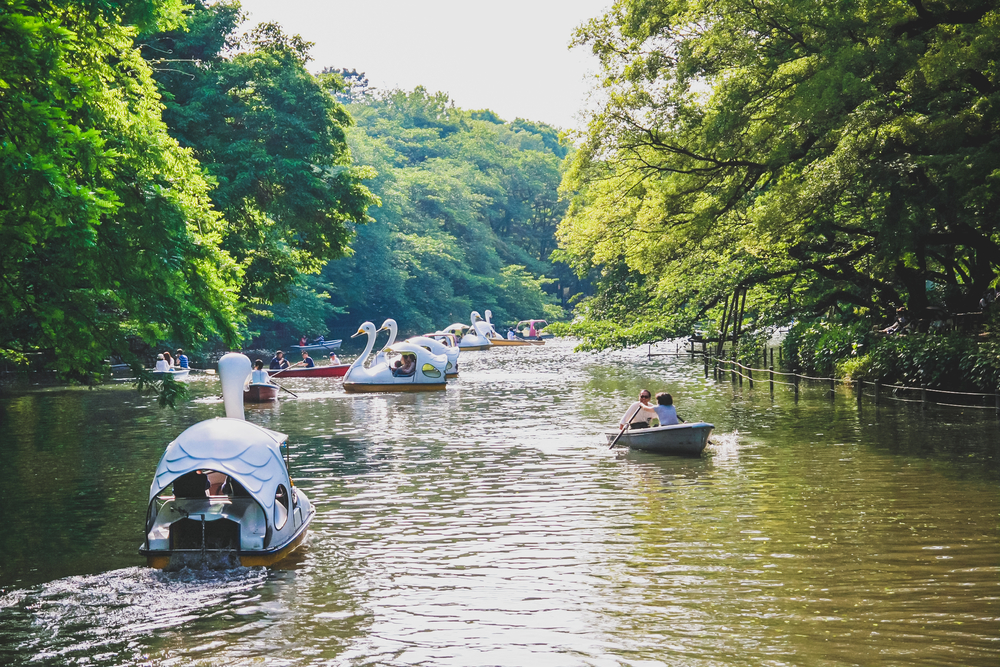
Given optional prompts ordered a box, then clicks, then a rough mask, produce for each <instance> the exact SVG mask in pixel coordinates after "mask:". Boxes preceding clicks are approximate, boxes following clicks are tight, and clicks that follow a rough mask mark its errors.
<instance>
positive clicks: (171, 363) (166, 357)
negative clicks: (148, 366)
mask: <svg viewBox="0 0 1000 667" xmlns="http://www.w3.org/2000/svg"><path fill="white" fill-rule="evenodd" d="M163 359H164V360H165V361H166V362H167V370H170V369H172V368H173V367H174V358H173V357H171V356H170V350H167V351H166V352H164V353H163Z"/></svg>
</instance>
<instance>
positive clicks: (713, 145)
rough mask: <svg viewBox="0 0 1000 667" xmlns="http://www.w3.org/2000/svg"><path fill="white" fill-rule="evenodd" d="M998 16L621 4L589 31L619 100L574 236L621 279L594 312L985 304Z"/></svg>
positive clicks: (572, 257)
mask: <svg viewBox="0 0 1000 667" xmlns="http://www.w3.org/2000/svg"><path fill="white" fill-rule="evenodd" d="M998 27H1000V9H998V8H997V6H996V3H995V2H991V1H988V0H971V1H969V2H935V3H919V2H909V3H904V2H894V3H871V2H869V1H868V0H847V1H845V2H840V3H837V4H836V5H831V6H828V5H827V4H824V3H815V2H810V1H808V0H787V1H784V2H778V3H760V2H756V1H752V0H711V1H709V0H692V1H690V2H673V1H672V0H621V1H620V2H617V3H615V5H614V7H613V8H612V9H611V10H610V11H609V12H608V14H607V15H606V16H605V17H602V18H600V19H595V20H594V21H593V22H591V23H590V24H588V25H586V26H584V27H583V28H581V29H580V31H579V33H578V35H577V43H578V44H585V45H587V46H589V47H590V48H591V49H592V50H593V52H594V53H595V54H596V55H597V56H598V57H599V58H600V59H601V63H602V69H603V79H602V81H603V85H604V90H603V91H602V94H603V96H604V98H605V100H606V103H605V105H604V107H603V108H602V109H601V110H600V111H599V112H598V113H596V114H595V115H594V117H593V118H592V120H591V122H590V125H589V128H588V132H587V136H586V140H585V142H584V144H583V145H582V147H581V149H580V150H579V151H578V153H577V154H576V156H575V158H574V160H573V163H572V166H571V167H570V169H569V170H568V172H567V174H566V178H565V180H564V184H563V187H564V189H565V191H566V192H567V194H568V195H570V196H572V197H573V201H572V204H571V206H570V209H569V212H568V215H567V217H566V220H565V221H564V222H563V224H562V226H561V227H560V231H559V238H560V244H561V247H562V249H563V255H562V257H564V258H565V259H566V261H568V262H569V263H570V264H571V265H572V266H573V267H574V269H575V270H576V271H577V272H578V274H579V275H589V274H591V273H593V272H598V273H599V274H600V276H601V278H600V279H599V280H598V283H599V285H600V290H599V292H600V293H599V298H598V299H597V300H595V304H594V305H593V307H592V308H593V312H594V315H595V317H597V318H598V319H611V320H612V321H614V322H615V324H616V325H617V326H620V327H626V328H627V327H630V326H632V324H633V322H635V321H637V320H649V321H651V322H658V321H661V320H665V324H664V325H663V326H664V328H665V329H677V328H681V327H683V326H685V325H686V326H694V325H695V324H697V323H698V322H701V321H703V320H704V319H705V318H708V319H709V320H715V321H718V320H719V319H720V318H719V311H720V310H721V309H720V308H719V304H720V303H721V302H723V300H724V299H725V298H726V296H727V295H729V294H731V293H732V292H733V290H734V289H736V288H749V289H750V291H749V297H748V312H749V311H750V302H754V304H755V313H754V316H753V318H752V320H751V321H752V323H753V326H756V327H762V326H767V325H769V324H774V323H781V322H782V320H784V321H785V322H787V321H790V320H791V319H794V318H807V319H812V318H813V317H814V316H817V315H819V316H829V317H833V318H834V319H835V320H837V321H846V320H850V319H856V320H861V321H866V322H867V324H868V325H870V324H871V323H873V322H876V321H878V320H879V319H881V318H886V319H888V318H889V316H890V315H891V313H892V312H893V309H894V307H895V306H899V305H903V304H906V305H907V306H908V308H909V310H910V312H911V313H914V314H916V315H917V316H919V314H920V313H921V312H922V311H923V310H924V308H925V307H927V306H928V305H932V304H933V301H932V300H933V299H938V298H939V299H942V300H943V301H944V304H943V305H945V306H946V307H947V308H948V309H950V310H951V311H952V312H967V311H970V310H976V309H977V307H976V304H977V303H978V300H979V297H980V296H981V294H982V292H983V290H984V289H985V288H986V287H987V285H989V284H992V283H995V282H996V280H997V277H998V275H1000V218H998V217H997V216H996V215H995V213H994V212H995V211H996V210H997V209H998V204H1000V202H998V200H997V197H998V196H1000V195H998V193H1000V190H998V189H997V187H996V179H997V174H1000V79H998V77H1000V70H998V68H997V66H996V63H997V56H998V54H1000V30H998ZM928 285H930V286H931V289H930V290H929V289H928ZM619 303H625V304H628V305H627V307H624V308H622V309H621V311H622V312H616V311H615V304H619ZM664 313H666V314H667V315H664ZM748 324H749V322H748Z"/></svg>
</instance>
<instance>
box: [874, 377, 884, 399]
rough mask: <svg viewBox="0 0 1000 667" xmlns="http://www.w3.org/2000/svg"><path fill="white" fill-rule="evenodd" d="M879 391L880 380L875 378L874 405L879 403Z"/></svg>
mask: <svg viewBox="0 0 1000 667" xmlns="http://www.w3.org/2000/svg"><path fill="white" fill-rule="evenodd" d="M881 393H882V380H880V379H877V380H875V405H878V404H879V403H880V399H881V396H880V394H881Z"/></svg>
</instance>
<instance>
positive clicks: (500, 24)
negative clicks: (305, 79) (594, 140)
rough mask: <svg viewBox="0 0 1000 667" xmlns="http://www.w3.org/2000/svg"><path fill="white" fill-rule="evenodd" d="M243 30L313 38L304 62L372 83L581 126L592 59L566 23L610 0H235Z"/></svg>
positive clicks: (599, 10) (574, 23)
mask: <svg viewBox="0 0 1000 667" xmlns="http://www.w3.org/2000/svg"><path fill="white" fill-rule="evenodd" d="M241 3H242V5H243V9H244V11H246V12H247V13H248V14H249V16H248V20H247V26H246V27H247V28H249V27H251V26H252V25H256V24H257V23H261V22H264V21H274V22H276V23H279V24H280V25H281V26H282V27H283V28H284V31H285V32H286V33H288V34H299V35H301V36H302V37H303V38H304V39H306V40H308V41H310V42H315V44H316V45H315V46H314V47H313V49H312V51H311V53H312V56H313V61H312V62H310V63H309V67H310V69H312V70H313V71H319V70H320V69H322V68H323V67H327V66H329V67H338V68H340V67H346V68H347V69H357V70H358V71H359V72H365V74H366V75H367V76H368V79H369V81H370V82H371V85H372V86H375V87H377V88H380V89H391V88H402V89H404V90H412V89H413V88H415V87H416V86H418V85H422V86H425V87H426V88H428V89H429V90H430V91H431V92H436V91H444V92H446V93H448V94H449V95H450V96H451V98H452V99H453V100H454V101H455V104H456V105H458V106H459V107H462V108H464V109H492V110H493V111H495V112H496V113H497V114H499V115H500V117H501V118H503V119H504V120H508V121H509V120H514V119H515V118H518V117H520V118H526V119H529V120H535V121H542V122H545V123H548V124H550V125H554V126H556V127H560V128H563V129H582V128H583V127H584V124H585V120H584V119H583V117H582V115H581V114H580V111H581V110H582V109H584V108H585V107H586V105H587V97H588V95H587V93H588V91H590V90H591V89H592V88H593V81H594V79H593V75H594V74H595V73H596V72H597V67H598V63H597V60H596V58H594V56H592V55H591V54H590V52H589V50H588V49H587V48H586V47H576V48H574V49H573V50H572V51H570V50H569V48H568V47H569V42H570V40H571V39H572V35H573V30H574V29H575V28H576V27H578V26H579V25H580V24H582V23H583V22H585V21H586V20H588V19H590V18H594V17H596V16H599V15H601V14H603V13H604V11H605V10H606V9H607V8H609V7H610V6H611V3H612V0H494V1H492V2H485V1H483V0H410V1H407V0H360V1H359V0H241Z"/></svg>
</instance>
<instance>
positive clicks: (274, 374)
mask: <svg viewBox="0 0 1000 667" xmlns="http://www.w3.org/2000/svg"><path fill="white" fill-rule="evenodd" d="M301 363H302V362H301V361H296V362H295V363H294V364H292V365H291V366H289V367H288V368H282V369H281V370H280V371H278V372H277V373H272V374H271V375H270V376H269V377H274V376H276V375H281V374H282V373H284V372H285V371H290V370H292V369H293V368H295V367H296V366H298V365H299V364H301ZM275 384H278V383H277V382H275Z"/></svg>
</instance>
